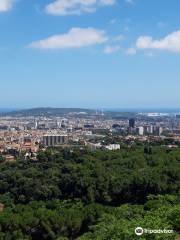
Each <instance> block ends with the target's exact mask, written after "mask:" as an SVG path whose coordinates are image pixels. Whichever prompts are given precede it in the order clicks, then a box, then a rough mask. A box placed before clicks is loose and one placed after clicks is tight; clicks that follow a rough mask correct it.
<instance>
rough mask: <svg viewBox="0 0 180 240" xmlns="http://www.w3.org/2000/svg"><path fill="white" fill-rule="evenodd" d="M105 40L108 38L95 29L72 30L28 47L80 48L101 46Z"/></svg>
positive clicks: (101, 31)
mask: <svg viewBox="0 0 180 240" xmlns="http://www.w3.org/2000/svg"><path fill="white" fill-rule="evenodd" d="M107 40H108V37H107V35H106V32H105V31H103V30H98V29H95V28H72V29H70V30H69V32H68V33H65V34H61V35H54V36H51V37H49V38H47V39H43V40H40V41H36V42H32V43H31V44H30V45H29V47H31V48H39V49H67V48H81V47H87V46H91V45H94V44H101V43H104V42H106V41H107Z"/></svg>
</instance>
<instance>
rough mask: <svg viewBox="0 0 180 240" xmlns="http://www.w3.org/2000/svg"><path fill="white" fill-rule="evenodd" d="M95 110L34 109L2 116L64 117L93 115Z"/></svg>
mask: <svg viewBox="0 0 180 240" xmlns="http://www.w3.org/2000/svg"><path fill="white" fill-rule="evenodd" d="M93 113H95V110H91V109H83V108H50V107H47V108H46V107H45V108H32V109H23V110H18V111H11V112H4V113H1V116H17V117H23V116H26V117H27V116H64V115H67V114H77V115H86V114H93Z"/></svg>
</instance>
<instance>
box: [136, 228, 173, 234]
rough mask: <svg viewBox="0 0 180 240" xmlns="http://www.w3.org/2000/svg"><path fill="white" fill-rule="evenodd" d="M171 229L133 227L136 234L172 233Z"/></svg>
mask: <svg viewBox="0 0 180 240" xmlns="http://www.w3.org/2000/svg"><path fill="white" fill-rule="evenodd" d="M173 233H174V231H173V230H169V229H146V228H144V229H143V228H142V227H137V228H135V234H136V235H137V236H141V235H143V234H173Z"/></svg>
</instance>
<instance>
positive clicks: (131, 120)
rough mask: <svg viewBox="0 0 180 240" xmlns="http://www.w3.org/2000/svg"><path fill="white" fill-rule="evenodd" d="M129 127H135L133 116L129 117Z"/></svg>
mask: <svg viewBox="0 0 180 240" xmlns="http://www.w3.org/2000/svg"><path fill="white" fill-rule="evenodd" d="M129 127H130V128H134V127H135V119H134V118H131V119H129Z"/></svg>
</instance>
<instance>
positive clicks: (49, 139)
mask: <svg viewBox="0 0 180 240" xmlns="http://www.w3.org/2000/svg"><path fill="white" fill-rule="evenodd" d="M42 142H43V144H44V145H45V146H48V147H50V146H58V145H62V144H65V143H67V142H68V136H67V135H65V134H60V135H59V134H57V135H56V134H52V135H51V134H49V135H45V136H43V139H42Z"/></svg>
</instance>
